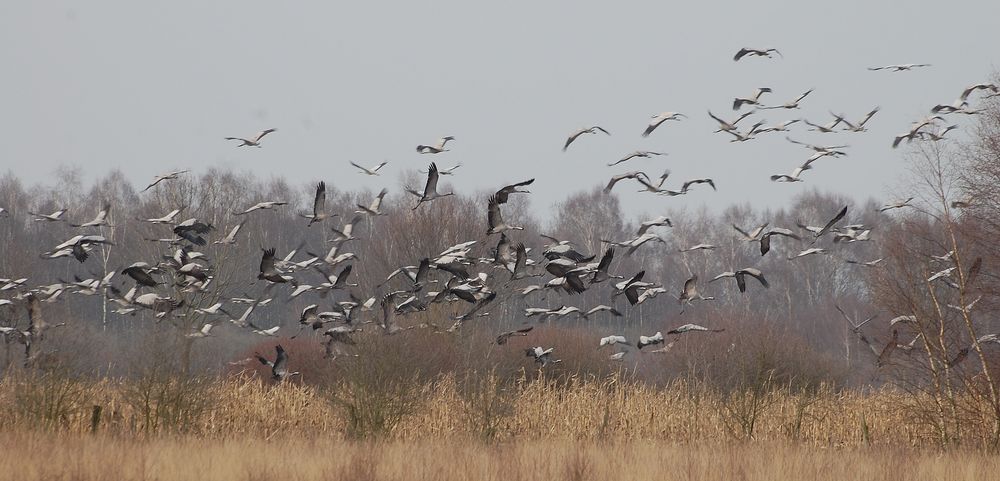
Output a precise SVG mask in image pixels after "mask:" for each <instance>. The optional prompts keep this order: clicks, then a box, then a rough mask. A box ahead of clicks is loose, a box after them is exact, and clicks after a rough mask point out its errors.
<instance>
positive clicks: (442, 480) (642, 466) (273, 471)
mask: <svg viewBox="0 0 1000 481" xmlns="http://www.w3.org/2000/svg"><path fill="white" fill-rule="evenodd" d="M0 445H3V446H5V451H4V456H5V458H7V459H8V460H16V462H8V463H5V468H4V473H5V476H9V479H18V480H21V481H35V480H53V479H72V480H74V481H98V480H115V481H124V480H145V479H156V480H160V481H172V480H193V479H211V480H213V481H230V480H233V481H235V480H251V481H269V480H279V479H280V480H282V481H296V480H313V479H317V480H318V479H323V480H351V481H369V480H433V481H452V480H456V481H457V480H461V481H468V480H503V481H518V480H528V479H545V480H547V481H560V480H575V481H581V480H608V479H630V480H631V479H657V480H665V481H670V480H690V479H732V480H747V481H755V480H775V479H809V480H812V481H834V480H836V481H842V480H845V479H865V480H883V479H884V480H898V479H906V480H910V481H923V480H928V481H930V480H934V481H938V480H942V479H947V480H949V481H965V480H969V481H971V480H984V479H994V478H995V475H996V473H997V472H998V470H1000V458H998V457H996V456H990V455H986V454H981V453H970V452H943V453H942V452H927V451H922V450H918V449H894V448H879V447H875V448H869V449H824V448H816V447H805V446H801V445H789V444H784V443H730V444H726V445H720V444H712V443H698V444H687V445H683V444H676V443H670V442H654V441H636V442H597V443H595V442H587V441H570V440H562V441H558V440H557V441H522V442H514V443H480V442H457V441H455V440H452V441H445V442H413V441H388V442H380V443H366V442H349V441H338V440H332V439H325V438H324V439H316V438H298V439H275V440H271V441H264V440H260V439H253V438H247V437H238V438H230V439H224V440H213V439H206V438H197V437H190V436H188V437H161V438H156V439H149V440H138V441H137V440H131V439H123V438H121V437H114V436H102V435H97V436H81V435H73V434H59V435H48V434H42V433H2V434H0Z"/></svg>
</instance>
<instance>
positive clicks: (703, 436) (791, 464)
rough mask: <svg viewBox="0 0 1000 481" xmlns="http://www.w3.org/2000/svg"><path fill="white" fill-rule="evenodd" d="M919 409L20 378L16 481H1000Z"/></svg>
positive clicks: (978, 452)
mask: <svg viewBox="0 0 1000 481" xmlns="http://www.w3.org/2000/svg"><path fill="white" fill-rule="evenodd" d="M379 383H381V384H379ZM914 402H915V401H914V396H912V395H905V394H903V393H900V392H897V391H893V390H891V389H888V388H887V389H883V390H878V391H873V392H868V393H864V394H862V393H860V392H856V391H834V390H829V389H823V388H821V389H818V390H814V391H809V392H804V391H803V392H793V391H791V390H789V389H783V388H780V387H771V388H769V389H768V390H767V391H766V392H764V391H757V390H753V389H748V390H746V391H743V392H729V393H725V394H723V393H721V392H720V391H717V390H712V389H709V388H706V387H699V386H693V385H689V384H686V383H683V382H676V383H673V384H670V385H668V386H665V387H662V388H656V387H652V386H648V385H645V384H642V383H639V382H630V381H622V380H621V379H620V378H618V377H617V376H611V377H609V378H607V379H604V380H593V379H592V380H583V379H575V378H570V379H563V380H561V381H560V382H555V381H550V380H546V379H532V380H530V381H529V380H526V379H522V380H520V381H519V382H515V383H509V384H504V383H501V382H499V381H498V380H496V379H495V378H493V377H491V376H482V377H476V378H475V380H473V381H471V383H462V382H460V381H458V380H456V379H455V378H454V377H451V376H444V377H441V378H440V379H437V380H434V381H430V382H424V383H398V382H395V381H391V380H378V381H376V384H365V383H354V384H350V383H344V384H339V385H338V386H337V388H336V389H322V388H317V387H313V386H307V385H302V384H295V383H285V384H282V385H275V384H273V383H270V382H264V381H261V380H260V379H258V378H255V377H233V378H229V379H223V380H219V379H211V380H209V379H203V380H198V379H192V380H188V381H180V380H178V379H175V378H162V379H139V380H131V381H112V380H103V381H84V380H77V379H72V378H69V377H57V376H43V377H17V376H10V377H7V378H5V379H3V380H2V381H0V404H2V405H4V406H7V407H8V408H7V411H6V413H5V415H4V416H2V417H0V445H2V446H4V458H5V459H6V462H5V468H4V474H3V475H2V476H0V478H2V479H17V480H80V481H86V480H132V479H156V480H165V481H166V480H175V479H176V480H191V479H212V480H230V479H231V480H272V479H274V480H277V479H281V480H297V479H303V480H306V479H332V480H336V479H345V480H376V479H377V480H382V479H385V480H409V479H428V480H452V479H454V480H470V479H484V480H485V479H489V480H492V479H496V480H501V479H502V480H520V479H547V480H561V479H571V480H579V479H595V480H606V479H636V480H638V479H746V480H756V479H761V480H763V479H810V480H816V481H820V480H845V479H908V480H922V479H927V480H941V479H949V480H962V479H969V480H985V479H993V478H994V476H995V475H996V473H997V472H998V471H997V470H998V469H1000V457H997V456H996V455H994V454H991V453H993V452H994V451H993V450H992V449H990V448H989V447H988V446H987V445H986V442H985V441H984V440H986V439H988V436H989V435H988V432H989V427H990V423H989V422H988V421H986V420H983V421H982V422H981V423H979V422H973V423H970V424H968V425H966V426H965V427H963V431H962V432H961V434H962V436H963V438H962V440H961V442H956V440H954V439H953V440H951V443H950V444H949V448H948V449H942V448H941V447H940V443H939V441H938V439H937V437H936V436H937V434H936V431H935V427H934V424H933V422H928V421H926V419H925V414H921V413H922V412H923V411H922V410H921V409H919V406H915V405H914ZM95 407H99V408H95Z"/></svg>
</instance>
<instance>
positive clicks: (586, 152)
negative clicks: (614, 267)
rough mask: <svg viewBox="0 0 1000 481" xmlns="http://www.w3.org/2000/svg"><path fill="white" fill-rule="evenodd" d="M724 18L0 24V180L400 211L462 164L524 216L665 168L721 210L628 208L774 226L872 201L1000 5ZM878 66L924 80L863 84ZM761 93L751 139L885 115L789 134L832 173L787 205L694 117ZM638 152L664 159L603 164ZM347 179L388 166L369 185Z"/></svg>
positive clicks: (26, 10) (354, 13) (455, 4)
mask: <svg viewBox="0 0 1000 481" xmlns="http://www.w3.org/2000/svg"><path fill="white" fill-rule="evenodd" d="M726 4H727V3H726V2H680V3H678V2H622V1H619V2H595V1H590V0H585V1H574V2H555V1H529V2H524V1H510V2H493V3H490V4H486V3H483V2H469V1H458V0H456V1H434V2H409V1H407V2H305V1H299V2H275V1H273V0H272V1H256V0H240V1H228V0H226V1H221V0H220V1H203V0H199V1H183V0H180V1H172V2H142V1H132V0H130V1H86V2H81V1H59V0H50V1H10V2H3V3H2V4H0V60H2V62H3V66H4V68H3V81H2V83H3V87H4V88H3V93H0V98H2V100H3V101H2V103H0V106H2V107H0V129H2V131H3V132H4V135H3V140H2V141H0V168H2V169H3V170H6V169H11V170H13V171H14V172H16V173H17V174H18V175H19V176H21V177H22V178H23V179H24V180H26V181H28V182H41V181H44V179H45V178H46V176H48V175H50V174H51V173H52V172H53V171H55V170H56V169H57V168H58V167H59V166H60V165H67V164H69V165H79V166H82V167H85V168H86V170H87V171H88V172H90V173H91V174H90V175H91V178H93V175H95V173H96V174H103V173H104V172H105V171H106V170H107V169H110V168H119V169H122V170H123V171H124V172H125V173H126V175H128V176H129V177H130V178H131V179H133V180H134V181H135V183H136V184H137V185H138V184H142V185H144V184H145V182H146V181H148V180H149V179H150V178H151V177H152V176H153V175H155V174H157V173H160V172H163V171H166V170H169V169H172V168H193V169H196V170H198V169H203V168H204V167H202V166H205V165H218V166H231V167H236V168H241V169H242V168H245V169H248V170H251V171H253V172H255V173H257V174H259V175H263V176H269V175H272V174H274V175H284V176H286V177H288V178H289V179H290V180H291V181H293V182H296V183H306V182H312V181H316V180H320V179H323V180H326V181H327V182H332V183H334V184H335V185H337V186H338V187H340V188H350V187H352V186H359V185H361V186H367V187H371V188H373V189H374V188H379V187H382V186H388V187H390V189H392V190H394V191H396V192H398V191H399V188H398V181H399V172H400V171H401V170H403V169H407V168H413V169H416V168H421V169H422V168H425V167H426V165H427V163H428V162H430V161H431V160H434V161H437V163H438V165H439V166H440V167H442V168H445V167H448V166H451V165H454V164H455V163H458V162H461V163H462V164H463V167H462V168H461V169H459V170H458V175H456V176H454V177H452V178H450V179H449V180H451V181H453V182H454V183H455V185H456V188H457V189H458V190H459V191H467V192H470V191H473V190H476V189H485V188H494V187H499V186H501V185H503V184H504V183H506V182H510V181H517V180H523V179H525V178H528V177H537V179H538V180H537V181H536V183H535V185H534V186H533V188H532V191H533V192H535V195H534V196H533V197H532V202H533V203H534V205H535V206H536V208H537V209H538V210H540V211H541V210H544V209H545V208H546V207H548V206H549V205H551V203H552V202H555V201H557V200H559V199H561V198H562V197H564V196H565V195H566V194H567V193H569V192H572V191H575V190H579V189H580V188H584V187H590V186H593V185H595V184H597V183H603V182H606V181H607V179H608V178H610V177H611V176H612V175H614V174H616V173H620V172H624V171H627V170H644V171H646V172H647V173H649V174H650V176H653V177H656V176H658V175H659V173H661V172H662V170H663V169H664V168H670V169H671V170H672V171H673V176H672V178H671V179H670V180H668V181H667V186H668V187H671V188H677V187H678V186H679V184H680V183H681V182H682V181H683V180H684V179H687V178H692V177H713V178H714V179H715V180H716V182H717V184H718V187H719V191H718V192H717V193H715V192H712V191H711V190H710V189H707V190H706V189H696V190H695V191H694V192H692V193H691V194H689V195H687V196H683V197H677V198H664V197H658V196H652V195H640V194H637V193H635V192H634V191H635V190H636V189H635V188H634V186H633V184H632V183H628V184H627V185H626V184H620V185H619V186H618V187H616V189H615V190H616V192H619V193H621V194H622V195H623V196H624V197H623V198H624V202H625V205H626V207H628V208H629V209H630V210H634V211H644V212H656V211H658V210H661V209H662V208H666V207H669V206H680V205H687V206H691V207H697V206H699V205H701V204H702V203H704V204H706V205H708V206H709V207H711V208H719V207H722V206H725V205H727V204H729V203H732V202H743V201H752V202H755V203H761V204H762V205H768V206H776V205H780V204H781V203H782V202H784V201H786V200H787V199H789V198H791V197H792V195H793V194H794V193H796V192H800V191H802V190H804V189H808V188H811V187H819V188H821V189H824V190H831V191H835V192H842V193H845V194H849V195H851V196H854V197H857V198H866V197H868V196H876V197H881V196H882V191H883V189H884V188H885V187H891V186H894V185H896V183H897V182H898V178H899V175H900V174H901V173H902V167H903V159H902V149H900V151H894V150H893V149H891V148H890V143H891V141H892V137H893V136H894V135H895V134H897V133H899V132H902V131H905V130H906V129H907V127H908V126H909V123H910V122H911V121H912V120H915V119H917V118H919V117H922V116H924V115H927V113H928V110H929V108H930V107H931V106H933V105H935V104H937V103H947V102H951V101H952V100H954V99H955V98H956V97H957V96H958V95H959V93H960V92H961V91H962V89H963V88H964V87H965V86H966V85H968V84H971V83H976V82H980V81H984V80H987V79H988V78H989V76H990V75H991V73H992V72H994V69H995V68H996V66H997V64H998V63H1000V49H998V48H997V45H998V42H1000V33H998V32H1000V30H998V23H997V22H998V21H997V19H998V18H1000V2H995V1H952V2H941V1H910V2H888V1H886V2H881V1H851V0H839V1H837V2H824V3H822V4H821V3H820V2H802V1H791V0H788V1H756V2H732V3H728V4H729V5H739V6H738V7H730V8H729V9H727V8H726ZM743 46H747V47H758V48H764V47H776V48H778V49H780V50H781V52H782V53H783V54H784V58H783V59H781V58H776V59H760V58H747V59H744V60H743V61H741V62H738V63H736V62H733V61H732V56H733V54H734V53H735V52H736V51H737V50H738V49H739V48H740V47H743ZM895 63H931V64H933V66H932V67H931V68H926V69H919V70H914V71H911V72H903V73H890V72H869V71H867V70H866V67H870V66H877V65H884V64H895ZM763 86H767V87H771V88H773V89H774V93H773V94H772V95H770V96H765V97H764V100H765V101H766V102H765V103H774V104H778V103H783V102H785V101H788V100H792V99H794V98H795V97H796V96H798V95H799V94H800V93H802V92H803V91H805V90H808V89H815V90H814V92H813V93H812V95H810V96H809V97H807V98H806V99H805V100H804V101H803V103H802V106H803V108H802V109H801V110H798V111H788V110H771V111H764V112H763V113H762V114H760V115H758V116H756V117H755V118H763V119H767V120H768V121H769V122H768V123H769V124H773V123H777V122H780V121H783V120H787V119H792V118H798V117H805V118H808V119H810V120H811V121H813V122H816V123H826V122H827V121H828V120H829V119H830V116H829V114H828V112H829V111H830V110H833V111H836V112H841V113H845V114H847V115H848V117H850V118H860V117H861V116H863V115H864V113H866V112H868V111H869V110H870V109H871V108H873V107H875V106H881V108H882V112H880V113H879V114H878V115H876V117H875V118H874V119H873V120H872V121H871V123H870V124H869V125H870V131H869V132H867V133H861V134H853V133H852V134H848V133H838V134H829V135H822V134H814V133H811V132H804V131H803V128H802V127H804V126H802V125H801V124H798V125H796V126H795V128H797V130H798V131H796V132H794V133H792V134H791V135H792V136H793V137H794V138H797V139H799V140H803V141H811V142H814V143H823V144H832V143H846V144H849V145H850V149H848V151H849V153H850V155H849V156H848V157H845V158H840V159H832V158H825V159H821V160H820V161H818V162H817V163H816V164H814V167H815V168H814V170H813V171H812V172H809V173H807V174H806V175H805V179H806V182H805V183H798V184H775V183H772V182H771V181H770V180H769V179H768V177H769V175H770V174H774V173H788V172H790V171H791V170H792V169H793V168H794V167H795V166H796V165H798V164H800V163H801V162H802V161H804V160H805V159H806V158H807V157H808V156H809V154H810V152H809V151H807V150H805V149H803V148H801V147H798V146H795V145H792V144H790V143H788V142H787V141H785V140H784V137H785V135H784V134H770V135H765V136H761V138H759V139H757V140H754V141H751V142H746V143H738V144H733V143H730V142H729V139H730V137H729V136H728V135H726V134H712V133H711V132H712V130H714V128H715V124H714V122H713V121H712V120H711V119H709V118H708V116H707V114H706V110H708V109H711V110H712V111H713V112H714V113H716V114H719V115H721V116H723V117H725V118H732V117H734V113H733V111H732V107H731V104H732V100H733V97H734V96H746V95H749V94H751V93H752V92H753V90H754V89H755V88H757V87H763ZM667 110H670V111H678V112H683V113H686V114H687V115H689V116H690V118H689V119H687V120H684V121H682V122H679V123H670V124H668V125H664V126H661V128H660V129H658V130H657V131H656V132H654V133H653V135H651V136H650V137H649V138H642V137H640V133H641V132H642V131H643V129H644V128H645V125H646V123H647V122H648V120H649V117H650V115H653V114H656V113H658V112H661V111H667ZM748 120H750V119H748ZM956 120H958V121H959V122H961V124H962V125H968V123H969V121H970V119H968V118H965V117H964V116H963V118H961V119H956ZM752 123H753V122H752V121H744V123H742V124H741V126H742V127H743V128H747V127H749V126H750V125H751V124H752ZM595 124H596V125H601V126H603V127H605V128H607V129H608V130H610V131H611V133H612V134H613V135H612V136H611V137H605V136H603V135H601V136H587V137H583V138H581V139H579V140H578V141H577V143H575V144H574V145H572V146H571V147H570V149H569V151H568V152H566V153H563V152H562V151H561V147H562V144H563V142H564V141H565V139H566V137H567V135H568V134H569V133H570V132H572V131H573V130H575V129H577V128H579V127H583V126H590V125H595ZM268 127H276V128H278V129H279V132H277V133H275V134H272V135H271V136H269V137H267V138H266V141H265V145H264V148H262V149H256V148H237V147H235V146H234V144H233V143H229V142H226V141H224V140H223V137H225V136H248V135H252V134H253V133H254V132H256V131H258V130H261V129H263V128H268ZM953 133H954V132H953ZM443 135H454V136H455V137H456V138H457V140H456V141H455V142H454V143H453V144H451V145H450V147H451V148H452V151H451V152H447V153H443V154H440V155H420V154H417V153H416V152H415V150H414V147H415V146H416V145H417V144H418V143H431V142H434V141H435V140H436V139H437V138H438V137H441V136H443ZM637 149H641V150H654V151H663V152H668V153H669V154H670V155H669V156H668V157H658V158H657V157H654V158H652V159H635V160H632V161H630V162H628V163H625V164H622V165H619V166H617V167H614V168H612V167H607V166H606V165H605V164H606V163H607V162H610V161H613V160H616V159H617V158H619V157H621V156H623V155H624V154H626V153H628V152H631V151H633V150H637ZM349 160H353V161H356V162H358V163H361V164H365V165H374V164H376V163H378V162H379V161H381V160H388V161H389V162H390V163H389V165H388V166H387V167H386V169H385V170H384V174H383V175H382V176H381V177H376V178H370V177H366V176H362V175H360V174H356V173H355V171H354V169H352V168H351V167H350V166H349V165H348V161H349ZM630 192H631V193H630Z"/></svg>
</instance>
